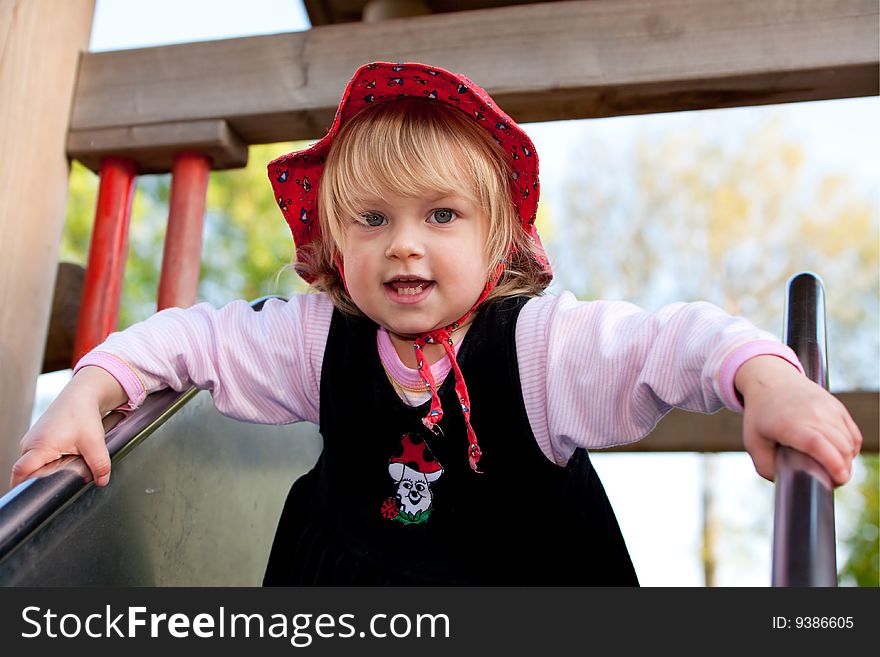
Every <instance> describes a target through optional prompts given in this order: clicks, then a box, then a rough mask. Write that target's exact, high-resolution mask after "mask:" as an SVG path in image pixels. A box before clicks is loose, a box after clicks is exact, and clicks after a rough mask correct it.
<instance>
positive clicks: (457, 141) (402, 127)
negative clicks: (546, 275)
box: [318, 98, 512, 244]
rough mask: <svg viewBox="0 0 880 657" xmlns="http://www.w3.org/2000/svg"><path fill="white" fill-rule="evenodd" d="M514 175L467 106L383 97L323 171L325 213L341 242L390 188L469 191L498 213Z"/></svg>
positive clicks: (412, 192) (352, 125) (358, 120)
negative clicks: (352, 222)
mask: <svg viewBox="0 0 880 657" xmlns="http://www.w3.org/2000/svg"><path fill="white" fill-rule="evenodd" d="M475 146H476V148H475ZM508 178H509V170H508V167H507V163H506V160H505V158H504V154H503V153H502V152H501V151H500V148H499V147H498V146H497V145H496V144H495V143H494V142H493V141H492V139H491V137H490V136H489V135H488V133H486V131H484V130H483V129H482V128H480V127H479V126H477V125H476V124H475V123H474V121H473V120H471V119H470V118H468V117H467V116H466V115H465V114H464V113H463V112H461V111H460V110H457V109H455V108H454V107H450V106H449V105H444V104H440V103H436V102H433V101H430V100H425V99H420V98H405V99H398V100H394V101H390V102H380V103H376V104H375V105H372V106H370V107H368V108H366V109H364V110H362V111H361V112H360V113H359V114H358V115H357V116H355V117H353V118H352V119H351V120H350V121H349V122H348V123H347V124H346V126H345V127H344V128H343V130H342V131H341V132H340V134H339V136H338V138H337V141H336V143H335V144H334V146H333V148H332V149H331V151H330V153H329V155H328V158H327V164H326V166H325V169H324V173H323V174H322V180H321V185H320V189H319V190H318V191H319V197H318V213H319V217H320V220H321V221H322V228H323V227H324V226H326V227H327V228H328V232H329V233H330V234H331V235H332V236H333V239H334V241H336V242H337V243H339V244H341V243H342V239H343V233H344V230H343V229H344V226H345V224H346V222H348V221H350V220H351V219H352V218H354V217H356V216H358V215H359V214H360V213H361V212H363V211H364V210H365V209H367V207H368V206H369V203H370V202H371V201H372V200H374V199H376V198H381V196H382V193H383V191H387V190H393V191H394V193H396V194H399V195H401V196H405V197H410V198H419V197H423V196H425V195H427V194H435V193H442V194H456V195H459V196H465V197H467V198H469V199H471V200H472V201H474V202H476V203H478V204H479V205H480V206H482V207H483V208H484V209H485V210H486V212H487V214H488V216H489V217H490V218H495V217H497V216H498V210H499V208H497V207H496V205H497V200H498V199H501V200H502V201H507V200H509V191H508V188H507V186H506V185H507V182H506V181H507V180H508ZM511 205H512V202H511ZM324 222H326V223H324ZM490 223H494V221H490ZM490 231H491V228H490Z"/></svg>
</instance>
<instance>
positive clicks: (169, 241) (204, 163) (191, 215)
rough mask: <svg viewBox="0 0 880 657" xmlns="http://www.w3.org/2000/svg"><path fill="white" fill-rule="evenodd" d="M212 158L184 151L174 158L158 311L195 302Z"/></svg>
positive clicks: (183, 306) (182, 306)
mask: <svg viewBox="0 0 880 657" xmlns="http://www.w3.org/2000/svg"><path fill="white" fill-rule="evenodd" d="M210 171H211V159H210V158H209V157H208V156H206V155H203V154H201V153H193V152H182V153H178V154H177V155H176V156H175V158H174V168H173V169H172V176H171V198H170V200H169V208H168V230H167V232H166V233H165V251H164V254H163V256H162V274H161V276H160V278H159V303H158V307H159V310H162V309H163V308H170V307H174V306H177V307H181V308H185V307H187V306H191V305H193V304H194V303H195V302H196V291H197V289H198V286H199V270H200V266H201V262H202V225H203V223H204V218H205V197H206V196H207V193H208V175H209V174H210Z"/></svg>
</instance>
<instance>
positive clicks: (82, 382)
mask: <svg viewBox="0 0 880 657" xmlns="http://www.w3.org/2000/svg"><path fill="white" fill-rule="evenodd" d="M126 399H127V397H126V395H125V392H124V390H123V389H122V386H120V385H119V383H118V382H117V381H116V379H114V378H113V377H112V376H111V375H110V374H108V373H107V372H105V371H104V370H102V369H100V368H98V367H84V368H83V369H81V370H80V371H79V372H77V374H76V376H74V377H73V379H72V380H71V382H70V383H68V384H67V386H66V387H65V388H64V390H62V391H61V394H59V395H58V397H57V398H56V399H55V401H53V402H52V404H51V405H50V406H49V408H47V409H46V412H45V413H43V414H42V415H41V416H40V418H39V419H38V420H37V422H36V423H35V424H34V426H33V427H31V429H30V430H29V431H28V432H27V433H26V434H25V435H24V437H23V438H22V439H21V443H20V447H21V457H20V458H19V459H18V461H16V462H15V464H14V465H13V466H12V479H11V485H12V486H17V485H18V484H19V483H21V482H22V481H24V480H25V479H27V478H28V477H29V476H30V475H31V474H33V473H34V472H36V471H37V470H39V469H40V468H41V467H43V466H44V465H46V464H47V463H51V462H52V461H55V460H56V459H59V458H61V457H62V456H64V455H66V454H80V455H82V457H83V459H84V460H85V462H86V465H88V467H89V469H90V470H91V471H92V478H93V479H94V481H95V483H96V484H97V485H98V486H106V485H107V483H108V482H109V481H110V454H109V452H108V451H107V445H106V444H105V442H104V435H105V434H104V426H103V425H102V424H101V418H102V417H103V416H104V414H105V413H106V412H107V411H110V410H112V409H113V408H116V407H117V406H119V405H120V404H123V403H125V401H126Z"/></svg>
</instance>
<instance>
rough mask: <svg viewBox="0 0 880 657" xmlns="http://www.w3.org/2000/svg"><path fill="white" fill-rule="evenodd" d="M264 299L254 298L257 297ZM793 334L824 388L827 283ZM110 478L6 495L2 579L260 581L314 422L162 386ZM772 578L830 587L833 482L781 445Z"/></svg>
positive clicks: (66, 476)
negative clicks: (258, 416)
mask: <svg viewBox="0 0 880 657" xmlns="http://www.w3.org/2000/svg"><path fill="white" fill-rule="evenodd" d="M261 301H262V300H260V301H258V302H255V304H254V307H255V309H256V308H259V307H260V306H261ZM787 338H788V344H789V346H791V347H792V348H793V349H795V351H796V353H797V354H798V357H799V358H800V359H801V361H802V363H803V365H804V368H805V370H806V371H807V374H808V375H809V376H810V377H811V378H812V379H813V380H814V381H816V382H818V383H823V384H825V385H826V386H827V374H826V373H827V362H826V356H825V311H824V295H823V292H822V284H821V282H820V281H819V280H818V278H817V277H815V276H814V275H812V274H801V275H799V276H796V277H794V278H793V279H792V280H791V281H790V283H789V294H788V309H787ZM107 445H108V449H109V451H110V455H111V458H112V459H113V476H112V478H111V483H110V485H109V486H108V487H107V488H105V489H99V488H97V487H95V486H93V485H92V484H91V475H90V473H89V471H88V469H87V468H86V466H85V463H84V462H83V460H82V459H81V458H79V457H67V458H65V459H63V460H62V461H60V462H57V463H55V464H51V465H49V466H46V467H45V468H44V469H43V471H42V472H39V473H37V475H36V476H35V477H34V478H32V479H30V480H28V481H26V482H24V483H22V484H20V485H19V486H17V487H16V488H15V489H13V490H11V491H10V492H9V493H7V494H6V495H5V496H4V497H3V498H0V585H7V586H8V585H22V586H59V585H60V586H77V585H78V586H87V585H120V586H121V585H129V586H156V585H165V586H170V585H178V586H195V585H213V586H221V585H258V584H259V583H260V582H261V579H262V575H263V568H264V567H265V563H266V559H267V557H268V552H269V548H270V544H271V538H272V536H273V535H274V529H275V525H276V523H277V520H278V517H279V516H280V512H281V507H282V504H283V500H284V498H285V493H286V491H287V488H288V486H289V485H290V484H291V483H292V482H293V481H294V480H295V479H296V478H297V477H298V476H300V475H302V474H304V473H305V472H307V471H308V470H309V469H310V468H311V467H312V466H313V465H314V463H315V462H316V461H317V458H318V456H319V455H320V451H321V437H320V435H319V434H318V432H317V427H315V426H314V425H310V424H306V423H302V424H298V425H294V426H288V427H267V426H262V425H251V424H243V423H238V422H235V421H233V420H229V419H226V418H223V417H221V416H220V415H219V414H218V413H217V411H216V410H215V409H214V408H213V405H212V404H211V401H210V398H209V397H208V393H205V392H198V391H197V390H196V389H195V388H193V389H190V390H188V391H186V392H174V391H171V390H164V391H161V392H158V393H155V394H153V395H150V396H149V397H148V398H147V400H146V402H145V403H144V405H143V406H142V407H141V408H139V409H138V410H137V411H135V412H134V413H132V414H130V415H129V416H128V417H126V418H125V419H124V420H122V421H121V422H119V423H118V424H116V425H115V426H113V427H112V428H110V429H109V430H108V432H107ZM778 458H779V460H778V463H779V465H778V471H777V482H776V483H777V494H776V512H775V532H774V547H773V585H774V586H807V585H811V586H835V585H836V583H837V570H836V564H835V546H834V504H833V496H832V484H831V481H830V479H829V477H828V475H827V473H825V471H824V470H822V468H821V467H820V466H819V465H818V464H816V462H815V461H813V460H812V459H810V458H809V457H806V456H804V455H802V454H799V453H796V452H793V451H791V450H788V449H786V448H782V449H781V450H780V453H779V457H778Z"/></svg>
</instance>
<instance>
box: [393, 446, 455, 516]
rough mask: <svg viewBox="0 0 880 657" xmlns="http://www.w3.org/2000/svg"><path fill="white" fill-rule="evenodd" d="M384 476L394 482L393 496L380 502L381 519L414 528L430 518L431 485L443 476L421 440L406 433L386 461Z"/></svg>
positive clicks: (428, 449)
mask: <svg viewBox="0 0 880 657" xmlns="http://www.w3.org/2000/svg"><path fill="white" fill-rule="evenodd" d="M388 474H389V476H390V477H391V480H392V481H393V482H394V486H395V492H394V494H393V495H392V496H391V497H389V498H387V499H386V500H385V501H384V502H382V517H383V518H385V519H387V520H395V521H397V522H401V523H403V524H405V525H418V524H421V523H423V522H425V521H426V520H427V519H428V518H429V517H430V515H431V509H432V508H433V506H432V505H433V501H434V495H433V493H432V491H431V484H432V483H434V482H435V481H437V480H438V479H439V478H440V475H442V474H443V467H442V466H441V465H440V463H438V462H437V459H436V458H434V455H433V454H432V453H431V449H430V448H429V447H428V444H427V443H426V442H425V439H424V438H423V437H422V436H420V435H419V434H417V433H407V434H404V435H403V438H401V441H400V446H399V447H398V448H397V451H396V452H395V453H394V455H393V456H392V457H391V459H390V460H389V461H388Z"/></svg>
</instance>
